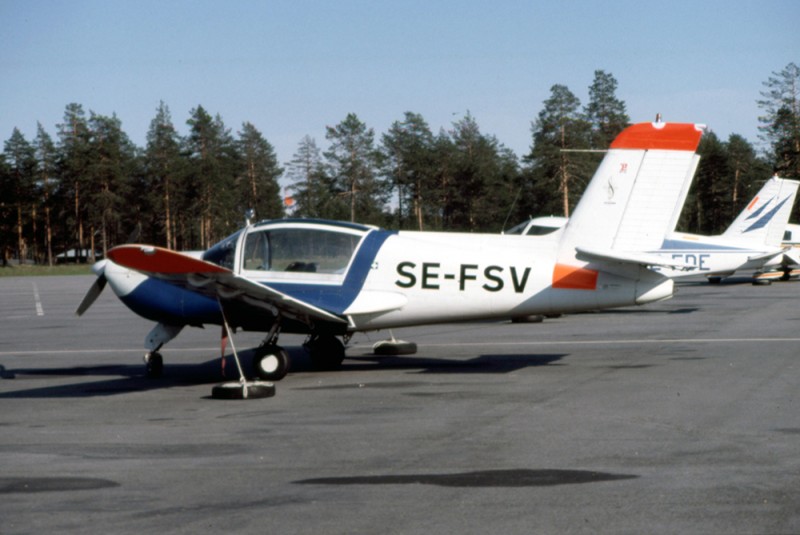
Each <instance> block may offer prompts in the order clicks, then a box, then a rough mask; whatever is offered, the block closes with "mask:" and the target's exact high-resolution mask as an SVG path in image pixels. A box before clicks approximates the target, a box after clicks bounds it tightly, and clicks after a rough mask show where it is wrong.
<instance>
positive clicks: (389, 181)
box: [0, 63, 800, 265]
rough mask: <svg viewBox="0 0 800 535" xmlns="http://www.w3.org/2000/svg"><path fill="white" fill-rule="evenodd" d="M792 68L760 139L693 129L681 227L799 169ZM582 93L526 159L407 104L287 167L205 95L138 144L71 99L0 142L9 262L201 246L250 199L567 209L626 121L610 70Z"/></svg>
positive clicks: (449, 211) (343, 126)
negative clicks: (438, 123) (51, 116)
mask: <svg viewBox="0 0 800 535" xmlns="http://www.w3.org/2000/svg"><path fill="white" fill-rule="evenodd" d="M799 80H800V69H799V68H798V67H797V66H796V65H795V64H793V63H790V64H789V65H788V66H787V67H786V68H785V69H783V70H782V71H780V72H775V73H772V76H770V77H769V78H768V79H767V80H766V81H765V82H764V88H765V89H764V91H762V92H761V94H760V96H761V100H759V101H758V103H759V106H760V108H761V109H762V110H763V112H764V114H763V116H762V117H760V118H759V122H760V126H759V131H760V136H759V137H760V139H761V141H762V142H763V143H764V144H765V146H766V149H765V150H761V151H758V150H756V149H755V147H754V146H753V144H752V143H751V142H750V141H748V140H746V139H745V138H743V137H742V136H740V135H737V134H733V135H731V136H730V137H729V138H728V139H727V140H722V139H719V138H718V137H717V136H716V135H715V134H714V133H713V132H709V133H706V134H705V135H704V136H703V138H702V141H701V144H700V147H699V149H698V152H699V153H700V155H701V156H702V159H701V163H700V166H699V168H698V171H697V174H696V177H695V180H694V183H693V186H692V189H691V191H690V194H689V198H688V200H687V202H686V205H685V207H684V212H683V214H682V217H681V221H680V224H679V228H681V229H682V230H686V231H690V232H698V233H702V234H716V233H719V232H721V231H722V230H724V228H725V227H726V226H727V225H728V224H729V223H730V222H731V221H732V220H733V218H734V217H735V215H736V214H737V213H738V212H739V211H740V210H741V209H742V207H743V205H744V204H745V203H746V202H748V201H749V199H750V198H751V197H752V195H753V194H754V193H755V192H756V191H757V190H758V189H759V188H760V187H761V185H762V184H763V182H764V181H765V180H766V179H768V178H769V177H770V176H772V175H773V174H776V173H777V174H779V175H780V176H782V177H784V178H795V179H800V104H799V103H798V91H799V90H798V81H799ZM588 95H589V98H588V102H587V103H586V104H585V105H582V104H581V102H580V100H579V99H578V98H577V97H576V96H575V94H574V93H572V92H571V91H570V89H569V88H568V87H567V86H565V85H561V84H556V85H553V86H552V87H551V90H550V95H549V97H548V98H547V99H546V100H545V101H544V102H543V104H542V109H541V110H540V111H539V113H538V115H537V116H536V117H535V119H534V120H532V121H531V146H530V150H529V152H528V153H527V154H524V155H522V156H521V157H518V156H517V155H515V154H514V153H513V151H511V150H510V149H508V148H506V147H505V146H504V145H503V144H502V143H501V142H500V141H498V140H497V138H496V137H495V136H493V135H491V134H486V133H484V132H482V131H481V129H480V127H479V124H478V121H477V119H476V118H475V117H473V116H472V114H471V113H469V112H467V114H466V115H465V116H464V117H462V118H461V119H459V120H457V121H455V122H454V123H453V124H452V125H451V127H450V128H449V129H444V128H443V129H441V130H440V131H439V132H437V133H434V132H433V131H432V130H431V128H430V126H429V125H428V124H427V122H426V121H425V119H424V118H423V117H422V116H421V115H420V114H417V113H413V112H406V113H405V114H404V115H403V117H402V118H401V119H399V120H397V121H395V122H394V123H393V124H392V125H391V126H390V128H389V129H388V131H386V132H384V133H382V134H381V135H380V137H379V138H378V137H376V134H375V131H374V130H373V129H372V128H369V127H368V126H367V125H366V124H364V122H362V121H361V120H360V119H359V118H358V116H357V115H356V114H355V113H350V114H348V115H347V116H346V117H345V118H344V119H343V120H342V121H341V122H340V123H338V124H337V125H335V126H328V127H326V133H325V141H326V145H325V146H324V147H320V146H319V145H318V144H317V141H316V140H315V139H313V138H311V137H309V136H306V137H304V138H303V139H302V140H300V141H299V143H298V147H297V150H296V152H295V154H294V155H293V157H292V159H291V161H289V162H287V163H286V164H285V167H283V166H282V165H281V164H280V163H279V162H278V160H277V157H276V155H275V151H274V148H273V147H272V145H271V144H270V143H269V142H268V141H267V140H266V139H265V138H264V136H263V135H262V134H261V132H259V130H258V129H257V128H256V127H255V126H253V125H252V124H251V123H249V122H245V123H244V124H243V125H242V126H241V129H239V130H238V131H237V132H236V134H235V135H234V134H233V133H232V132H231V129H230V128H228V127H227V126H226V125H225V123H224V122H223V120H222V118H221V117H220V116H219V115H216V116H212V115H211V114H210V113H209V112H208V111H206V110H205V109H204V108H203V107H202V106H197V107H196V108H194V109H192V110H191V111H190V113H189V119H188V120H187V121H186V126H187V129H188V132H187V133H186V134H185V135H181V134H180V133H179V132H178V130H177V129H176V127H175V125H174V124H173V121H172V118H171V114H170V110H169V107H168V106H167V105H166V104H164V103H163V102H162V103H161V104H160V105H159V106H158V108H157V110H156V113H155V117H154V118H153V120H152V121H151V123H150V127H149V129H148V132H147V137H146V144H145V146H144V147H137V146H135V145H134V144H133V143H132V142H131V140H130V139H129V138H128V136H127V135H126V134H125V132H124V131H123V129H122V125H121V122H120V120H119V119H118V118H117V117H116V115H112V116H110V117H108V116H104V115H99V114H95V113H94V112H89V113H88V115H87V113H86V112H85V111H84V109H83V107H82V106H81V105H80V104H76V103H71V104H68V105H67V106H66V109H65V112H64V118H63V122H61V123H60V124H58V125H57V132H56V139H55V140H54V139H53V137H52V136H51V135H50V134H49V133H48V132H47V131H46V130H45V129H44V128H43V127H42V125H41V123H39V124H38V128H37V132H36V136H35V137H34V138H33V139H31V140H28V139H26V138H25V136H23V135H22V134H21V133H20V131H19V130H18V129H17V128H14V130H13V132H12V133H11V137H10V138H9V139H8V140H7V141H6V142H5V143H4V146H3V153H2V154H0V247H2V251H3V264H4V265H5V264H6V263H7V262H8V261H9V260H11V259H16V260H19V259H22V260H25V261H33V262H36V263H41V264H50V265H52V264H53V263H55V262H56V260H57V259H58V258H59V255H62V256H63V255H64V253H65V252H67V251H74V252H75V251H88V252H87V253H86V256H87V258H86V259H87V260H89V261H93V260H94V257H95V252H99V253H101V254H105V253H106V251H107V250H108V249H109V248H111V247H113V246H114V245H117V244H120V243H125V242H129V241H137V242H145V243H152V244H157V245H163V246H166V247H170V248H173V249H178V250H192V249H205V248H208V247H209V246H210V245H212V244H213V243H215V242H216V241H217V240H219V239H221V238H223V237H224V236H226V235H228V234H229V233H231V232H233V231H234V230H235V229H236V228H238V227H240V226H241V225H242V223H243V221H244V215H243V214H244V213H245V211H246V210H247V209H250V208H252V209H254V210H255V214H256V217H257V218H258V219H272V218H281V217H285V216H287V215H291V216H293V217H307V218H326V219H342V220H350V221H358V222H361V223H368V224H374V225H379V226H382V227H384V228H391V229H417V230H452V231H466V232H500V231H501V230H502V229H503V228H507V227H508V226H510V225H511V224H514V223H517V222H519V221H521V220H523V219H525V218H527V217H530V216H536V215H565V216H569V214H570V211H571V210H572V209H573V207H574V206H575V204H576V203H577V201H578V200H579V199H580V194H581V193H582V191H583V190H584V188H585V186H586V184H587V182H588V180H589V179H590V178H591V176H592V175H593V173H594V171H595V169H596V167H597V165H598V163H599V162H600V160H601V159H602V157H603V154H602V151H603V150H605V149H606V148H607V147H608V145H609V143H610V142H611V141H612V140H613V139H614V137H615V136H616V135H617V134H618V133H619V132H620V131H621V130H622V129H624V128H625V127H626V126H628V125H629V124H630V123H631V120H630V118H629V116H628V115H627V112H626V106H625V103H624V101H622V100H620V99H619V98H618V97H617V81H616V79H615V78H614V77H613V75H611V74H610V73H607V72H605V71H602V70H597V71H595V73H594V79H593V81H592V84H591V85H590V86H589V91H588ZM281 178H284V179H285V181H288V182H289V183H290V186H289V187H288V192H282V191H281V188H280V185H279V180H280V179H281ZM287 193H288V194H287ZM795 210H796V211H795V214H794V215H795V216H797V215H798V214H797V207H796V209H795ZM794 220H797V219H794Z"/></svg>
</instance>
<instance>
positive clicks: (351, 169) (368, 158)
mask: <svg viewBox="0 0 800 535" xmlns="http://www.w3.org/2000/svg"><path fill="white" fill-rule="evenodd" d="M326 130H327V133H326V134H325V137H326V138H327V139H328V140H329V141H330V142H331V145H330V148H329V149H328V150H327V151H326V152H325V153H324V156H325V159H326V161H327V164H328V168H329V169H330V176H331V178H332V179H333V180H334V184H335V187H336V192H337V193H338V194H339V195H341V196H342V197H344V198H346V199H347V203H348V205H349V215H350V221H359V222H363V223H373V224H381V223H382V222H383V219H384V217H383V205H384V204H385V203H386V201H387V200H388V196H387V192H386V187H385V184H384V183H383V182H382V181H381V180H380V179H379V177H378V169H379V168H380V158H381V155H380V152H379V151H378V150H377V149H375V146H374V139H375V132H374V131H373V130H372V129H371V128H367V126H366V125H365V124H364V123H362V122H361V120H360V119H359V118H358V117H357V116H356V115H355V114H354V113H350V114H348V115H347V117H346V118H345V119H344V120H343V121H342V122H340V123H339V124H338V125H336V126H335V127H330V126H329V127H327V128H326Z"/></svg>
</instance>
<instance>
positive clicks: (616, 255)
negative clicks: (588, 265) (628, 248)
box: [576, 247, 697, 271]
mask: <svg viewBox="0 0 800 535" xmlns="http://www.w3.org/2000/svg"><path fill="white" fill-rule="evenodd" d="M576 251H577V253H578V254H577V255H576V256H577V258H578V259H579V260H583V261H585V262H612V263H617V264H631V265H638V266H643V267H652V266H659V267H667V268H671V269H678V270H681V271H689V270H692V269H695V268H696V267H697V266H695V265H693V264H686V263H684V262H675V261H672V260H667V259H665V258H662V257H660V256H658V255H652V254H648V253H635V252H633V253H632V252H619V251H614V250H606V251H600V250H593V249H587V248H584V247H577V248H576Z"/></svg>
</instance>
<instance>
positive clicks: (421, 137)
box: [382, 112, 435, 230]
mask: <svg viewBox="0 0 800 535" xmlns="http://www.w3.org/2000/svg"><path fill="white" fill-rule="evenodd" d="M382 145H383V153H384V155H385V166H386V171H385V172H386V175H387V176H388V178H389V181H390V183H391V184H392V186H393V187H394V188H395V189H396V190H397V198H398V217H399V220H398V224H399V226H400V228H403V227H405V226H406V225H405V221H406V220H407V219H413V225H412V228H417V229H418V230H423V229H424V227H425V212H426V211H427V210H426V205H430V204H431V200H430V198H429V195H430V194H431V192H432V191H433V190H434V189H435V183H434V182H435V174H434V167H433V145H434V139H433V134H432V133H431V131H430V128H429V127H428V124H427V123H426V122H425V120H424V119H423V118H422V116H421V115H419V114H416V113H411V112H406V114H405V117H404V120H403V121H402V122H400V121H395V122H394V123H392V126H391V127H390V128H389V131H388V132H387V133H385V134H383V137H382ZM409 206H410V208H407V207H409ZM428 210H430V208H428ZM406 213H410V216H411V217H408V216H407V215H406Z"/></svg>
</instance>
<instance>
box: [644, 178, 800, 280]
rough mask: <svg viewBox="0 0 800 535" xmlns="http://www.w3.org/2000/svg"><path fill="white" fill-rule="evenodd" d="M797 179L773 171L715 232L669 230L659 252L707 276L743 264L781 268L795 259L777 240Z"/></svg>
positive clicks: (714, 277)
mask: <svg viewBox="0 0 800 535" xmlns="http://www.w3.org/2000/svg"><path fill="white" fill-rule="evenodd" d="M798 185H800V182H798V181H796V180H789V179H785V178H778V177H772V178H770V179H769V180H767V181H766V182H765V183H764V186H762V188H761V190H759V192H758V193H757V194H756V195H755V197H753V199H752V200H751V201H750V203H748V205H747V206H745V208H744V209H743V210H742V211H741V212H740V213H739V215H738V216H737V217H736V219H735V220H734V221H733V223H731V224H730V226H728V228H727V229H726V230H725V232H723V233H722V234H720V235H718V236H699V235H696V234H688V233H684V232H672V233H671V234H669V235H668V236H667V237H666V238H665V240H664V243H663V244H662V245H661V248H660V250H659V251H658V254H660V255H662V256H664V257H666V258H671V259H673V260H676V261H683V262H686V263H687V264H690V265H694V266H695V267H696V269H697V272H698V273H703V274H705V275H706V276H707V277H708V280H709V282H712V283H715V282H719V281H720V280H721V279H722V278H724V277H728V276H730V275H732V274H733V273H734V272H736V271H742V270H770V269H772V270H777V271H776V273H777V272H780V273H783V272H785V271H787V270H790V266H791V265H796V264H797V263H798V260H797V258H795V256H796V255H795V254H793V253H792V251H791V248H790V247H787V246H785V245H783V244H782V243H781V241H782V239H783V236H784V233H785V231H786V228H787V225H788V223H789V216H790V215H791V212H792V207H793V206H794V202H795V198H796V196H797V187H798Z"/></svg>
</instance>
